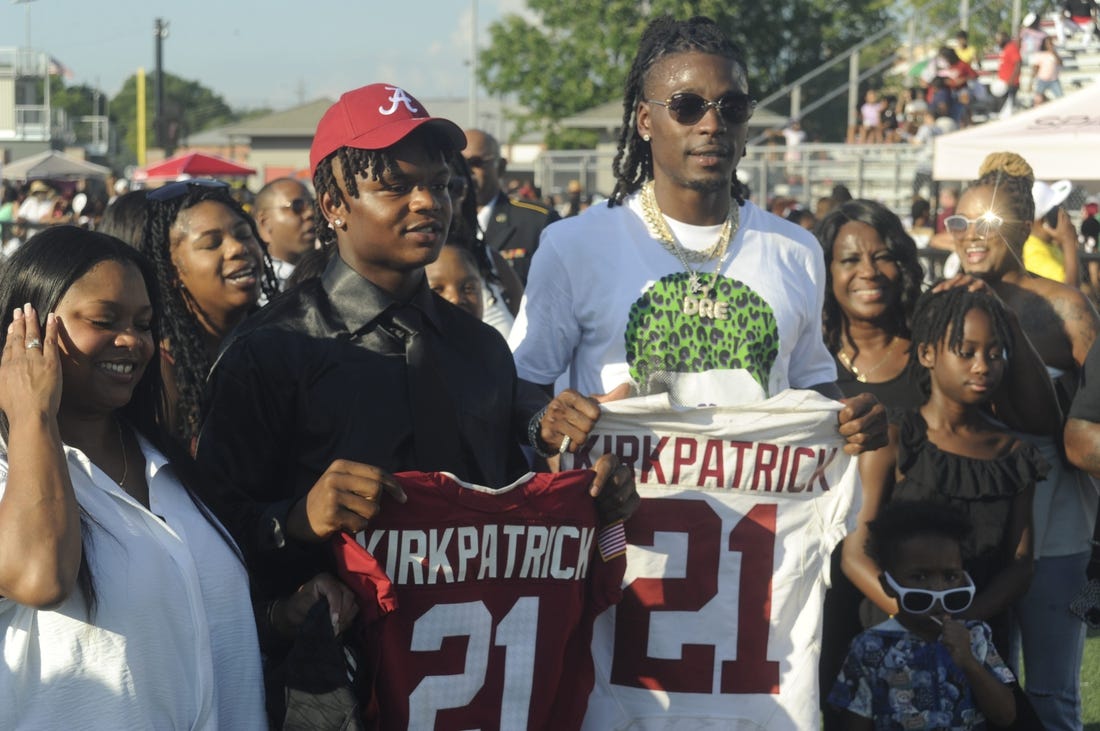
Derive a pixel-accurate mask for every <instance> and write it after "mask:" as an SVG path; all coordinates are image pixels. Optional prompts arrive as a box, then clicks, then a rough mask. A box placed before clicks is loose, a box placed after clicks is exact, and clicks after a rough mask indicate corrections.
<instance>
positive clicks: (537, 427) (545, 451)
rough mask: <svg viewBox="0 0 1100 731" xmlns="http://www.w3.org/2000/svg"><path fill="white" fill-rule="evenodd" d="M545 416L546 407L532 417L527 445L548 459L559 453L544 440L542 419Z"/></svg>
mask: <svg viewBox="0 0 1100 731" xmlns="http://www.w3.org/2000/svg"><path fill="white" fill-rule="evenodd" d="M544 416H546V407H545V406H544V407H542V408H541V409H540V410H539V411H538V413H536V414H535V415H534V416H532V417H531V421H529V422H527V443H528V444H530V445H531V447H532V449H534V450H535V454H537V455H538V456H540V457H542V458H543V459H547V458H549V457H553V456H554V455H556V454H557V453H558V452H557V450H556V449H554V448H553V447H551V446H550V445H549V444H547V443H546V442H544V441H543V440H542V417H544Z"/></svg>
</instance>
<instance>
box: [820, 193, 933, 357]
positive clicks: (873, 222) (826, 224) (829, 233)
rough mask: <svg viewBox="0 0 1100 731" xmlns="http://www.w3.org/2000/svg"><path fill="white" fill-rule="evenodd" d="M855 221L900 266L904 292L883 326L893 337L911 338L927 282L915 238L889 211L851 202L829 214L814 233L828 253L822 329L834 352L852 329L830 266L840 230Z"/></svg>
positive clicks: (869, 203) (854, 201) (872, 202)
mask: <svg viewBox="0 0 1100 731" xmlns="http://www.w3.org/2000/svg"><path fill="white" fill-rule="evenodd" d="M853 222H854V223H864V224H867V225H868V226H870V227H871V228H873V229H874V230H875V233H877V234H878V235H879V238H881V239H882V243H884V244H885V245H886V249H887V250H888V251H889V252H890V255H891V256H892V257H893V258H894V262H895V263H896V264H897V267H898V273H899V277H900V278H899V281H898V285H899V287H900V289H901V293H900V295H899V298H898V301H897V302H896V304H895V306H894V307H892V308H890V311H889V312H888V313H887V317H888V318H889V321H888V322H886V323H883V325H884V327H886V328H888V330H889V332H891V333H892V334H894V335H896V336H898V337H903V338H908V337H909V328H910V318H911V317H912V314H913V307H914V306H915V305H916V303H917V298H918V297H920V292H921V281H922V280H923V279H924V270H923V269H922V268H921V263H920V258H919V257H918V256H917V245H916V244H915V243H914V242H913V238H912V237H911V236H910V235H909V234H908V233H906V232H905V226H904V225H902V223H901V219H899V218H898V217H897V215H895V214H894V212H893V211H891V210H890V209H889V208H887V207H886V206H884V205H882V204H881V203H877V202H875V201H869V200H852V201H848V202H847V203H842V204H840V205H839V206H838V207H836V208H834V209H833V210H831V211H829V213H828V214H826V216H825V217H824V218H822V219H821V221H820V223H818V224H817V228H816V229H815V230H814V234H815V235H816V236H817V240H818V241H819V242H820V243H821V248H822V249H823V250H824V251H825V307H824V310H823V327H824V334H825V345H826V346H827V347H828V348H829V351H830V352H832V353H836V352H839V351H840V349H841V339H842V336H843V335H847V333H848V328H849V322H848V317H847V316H846V315H845V314H844V311H843V310H842V309H841V308H840V303H839V302H837V299H836V294H835V293H834V292H833V269H832V266H831V264H832V261H833V248H834V247H835V246H836V243H837V238H838V237H839V235H840V229H841V228H843V227H844V225H845V224H847V223H853ZM852 345H853V347H855V348H856V354H857V355H858V354H859V348H858V346H855V344H854V343H853V344H852Z"/></svg>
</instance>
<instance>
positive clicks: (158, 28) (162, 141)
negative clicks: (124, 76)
mask: <svg viewBox="0 0 1100 731" xmlns="http://www.w3.org/2000/svg"><path fill="white" fill-rule="evenodd" d="M167 37H168V23H166V22H164V20H162V19H161V18H157V19H156V20H155V21H153V40H154V44H155V47H156V64H155V65H156V68H155V69H154V71H153V74H154V76H155V78H156V85H157V97H156V109H155V110H154V117H153V119H154V122H153V125H154V133H155V134H156V139H157V147H160V148H162V149H163V150H164V154H165V155H166V156H167V155H169V154H171V151H170V150H168V149H167V148H168V135H167V120H165V118H164V39H165V38H167Z"/></svg>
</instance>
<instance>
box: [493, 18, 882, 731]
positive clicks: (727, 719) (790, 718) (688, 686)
mask: <svg viewBox="0 0 1100 731" xmlns="http://www.w3.org/2000/svg"><path fill="white" fill-rule="evenodd" d="M754 108H755V101H754V100H753V99H752V97H751V96H750V94H749V88H748V73H747V70H746V67H745V63H744V57H743V55H742V52H741V50H740V49H739V48H738V47H737V46H736V45H735V44H734V43H732V42H731V41H730V39H729V37H728V35H727V34H726V33H725V31H724V30H722V29H721V28H720V27H719V26H718V25H717V24H716V23H714V22H713V21H711V20H709V19H707V18H693V19H691V20H689V21H677V20H674V19H672V18H670V17H667V16H666V17H660V18H657V19H655V20H654V21H653V22H651V23H650V25H649V26H648V27H647V28H646V30H645V32H644V33H643V35H642V38H641V42H640V48H639V50H638V53H637V55H636V57H635V59H634V62H633V64H632V66H631V69H630V72H629V74H628V77H627V82H626V89H625V95H624V100H623V109H624V119H623V122H624V123H623V128H622V130H621V137H620V141H619V149H618V154H617V155H616V156H615V160H614V163H613V171H614V173H615V176H616V178H617V181H618V182H617V184H616V186H615V189H614V191H613V192H612V195H611V199H610V200H609V202H608V203H607V204H600V205H597V206H593V207H591V208H589V209H588V210H587V211H585V213H584V214H583V215H580V216H576V217H572V218H567V219H565V220H563V221H561V222H559V223H556V224H554V225H553V226H551V227H549V228H547V229H546V231H544V232H543V236H542V239H541V242H540V246H539V253H538V255H537V256H536V257H535V260H534V262H533V263H532V268H531V274H530V279H529V281H528V286H527V290H526V294H525V297H524V300H523V305H522V306H521V310H520V314H519V317H518V318H517V320H516V323H515V325H514V327H513V330H512V332H511V334H510V336H509V344H510V345H511V346H512V349H513V352H514V353H515V357H516V367H517V371H518V373H519V376H520V378H521V379H524V380H526V381H529V382H532V383H535V384H538V385H540V386H542V387H544V388H547V389H550V388H552V387H553V386H554V384H556V383H558V382H559V379H560V378H561V377H562V376H563V374H566V373H568V376H567V380H568V385H569V386H570V387H571V388H572V389H575V390H577V391H579V392H581V393H584V394H606V395H609V396H619V397H623V396H629V395H639V396H649V395H661V394H667V396H668V398H669V400H670V401H671V402H672V403H673V405H674V408H677V409H679V408H681V407H682V412H681V413H682V414H683V416H682V417H681V418H682V421H681V422H678V423H676V425H675V427H674V428H672V427H670V428H669V432H674V433H676V434H691V433H692V432H691V429H692V427H693V425H696V424H698V423H701V422H703V421H706V420H707V419H710V418H711V413H712V412H709V411H708V412H699V413H696V412H695V411H694V409H695V408H696V407H699V406H711V405H717V406H723V407H730V406H735V405H739V404H740V405H744V404H750V403H758V402H762V401H765V400H768V399H771V398H772V397H775V396H777V395H778V394H780V393H781V392H783V391H786V390H787V389H791V388H798V389H814V390H817V391H819V392H821V393H822V394H824V395H826V396H828V397H831V398H838V399H839V398H840V396H841V394H840V391H839V389H838V388H837V387H836V383H835V381H836V367H835V364H834V361H833V358H832V356H831V355H830V354H829V352H828V350H827V349H826V348H825V345H824V343H823V340H822V333H821V317H822V307H823V302H824V287H825V262H824V257H823V254H822V250H821V246H820V245H819V244H818V242H817V241H816V239H814V237H813V235H812V234H810V233H809V232H807V231H806V230H805V229H803V228H801V227H800V226H798V225H796V224H793V223H790V222H787V221H785V220H783V219H781V218H779V217H777V216H773V215H771V214H770V213H768V212H766V211H764V210H762V209H760V208H758V207H756V206H755V205H753V204H752V203H751V202H749V201H747V200H745V198H746V194H747V191H746V190H745V188H744V187H743V186H742V184H741V183H740V182H739V181H738V179H737V175H736V167H737V163H738V161H739V160H740V159H741V157H742V155H743V153H744V150H745V145H746V139H747V132H748V126H747V123H748V121H749V118H750V117H751V116H752V113H753V110H754ZM605 400H607V399H606V398H605ZM658 400H659V399H651V400H648V401H643V400H641V399H639V400H637V401H634V402H632V403H631V404H628V405H622V408H623V409H628V408H631V409H635V408H636V409H639V410H641V409H645V408H646V406H647V404H649V403H652V402H655V401H658ZM631 413H634V412H631ZM824 418H837V417H833V416H832V415H829V416H826V417H824ZM837 421H838V422H839V423H838V428H839V431H840V434H841V435H843V436H842V437H837V438H836V443H837V444H838V445H839V444H840V443H841V442H842V441H843V440H844V439H846V440H847V444H846V445H844V447H843V448H844V450H845V451H846V452H847V453H849V454H855V453H858V452H860V451H864V450H867V449H875V448H877V447H879V446H882V445H883V444H884V443H885V436H886V423H885V412H884V410H883V408H882V406H881V405H880V404H878V403H877V401H876V400H875V399H874V398H873V397H871V396H870V395H869V394H864V395H862V396H859V397H857V398H854V399H849V400H847V401H846V404H845V407H844V408H843V409H842V410H840V411H839V418H838V419H837ZM646 426H648V425H646ZM600 428H601V427H600V425H599V424H597V426H596V429H597V431H598V430H599V429H600ZM779 428H782V427H779ZM639 432H641V430H639ZM604 436H605V437H606V436H607V435H606V434H605V435H604ZM712 436H714V437H715V438H714V439H713V444H712V445H711V446H707V444H699V442H698V441H696V442H695V443H694V444H693V443H691V442H690V440H688V439H686V438H685V439H681V438H679V437H669V438H665V437H664V436H660V437H659V438H656V437H654V436H653V434H652V430H651V433H650V436H643V435H640V434H630V435H629V439H630V440H633V441H632V442H630V444H632V445H633V446H632V447H631V446H627V444H628V443H627V441H626V440H624V441H622V442H619V444H620V449H622V450H623V451H622V452H621V455H622V456H623V457H624V460H625V459H626V455H627V454H629V456H630V457H631V458H632V459H633V462H634V463H635V469H636V472H637V473H638V478H639V480H638V481H639V483H641V484H640V488H641V487H643V486H644V487H645V488H646V489H645V490H644V491H643V490H642V489H640V490H639V492H640V494H642V496H643V505H642V508H640V509H639V511H640V512H641V511H643V510H646V509H647V507H648V511H647V512H648V516H647V517H646V518H644V519H643V521H644V520H649V521H650V522H649V523H647V524H646V527H645V529H638V530H637V532H632V526H634V525H638V523H637V522H635V523H632V524H628V526H627V532H628V539H629V541H630V542H631V543H632V544H634V545H636V546H637V547H638V549H639V554H638V555H637V558H638V559H641V561H640V563H642V564H643V565H644V559H645V557H646V556H651V555H653V554H654V553H656V554H660V555H662V556H667V557H668V559H667V563H666V564H665V567H666V568H664V569H662V568H660V567H658V566H655V565H647V566H645V568H643V569H640V570H639V573H637V574H636V575H637V576H638V577H639V578H638V580H637V581H635V582H633V583H632V584H630V585H629V586H627V587H626V589H625V590H624V591H625V596H626V597H627V598H626V599H624V603H623V604H622V605H620V608H619V609H618V610H616V619H615V626H614V627H613V628H612V629H610V630H608V633H609V634H612V635H614V638H613V640H612V639H610V638H608V637H606V636H604V637H601V636H597V638H596V641H595V642H594V645H593V646H594V647H601V648H608V647H609V648H611V649H610V650H609V651H608V653H607V655H605V656H602V657H600V658H599V659H598V661H597V662H598V664H600V665H601V666H602V667H610V668H611V669H610V672H609V673H607V674H606V675H602V676H601V677H600V681H601V682H600V683H599V684H598V685H597V691H596V692H595V693H594V694H593V697H592V699H591V701H590V703H589V716H588V721H587V725H588V726H590V727H592V728H625V727H627V725H628V722H627V720H626V719H627V718H628V717H629V718H631V719H642V718H647V719H648V718H649V717H651V716H657V715H660V716H662V717H664V718H667V719H670V722H669V724H668V727H672V726H673V725H675V724H676V723H677V722H678V723H679V724H680V726H682V727H684V728H689V727H691V728H694V727H696V726H699V725H710V726H715V727H717V726H721V727H723V728H725V727H730V728H732V727H739V728H740V727H746V728H747V727H750V726H751V727H753V728H758V727H759V728H763V727H768V728H793V727H799V728H802V727H805V728H809V727H810V724H811V723H813V721H812V720H810V719H812V718H815V717H816V712H815V709H816V705H815V692H816V684H815V683H814V677H813V671H812V669H810V668H813V667H816V665H817V657H816V650H814V649H806V648H808V647H809V646H810V645H814V646H816V643H815V642H814V641H813V640H812V639H807V641H806V642H804V643H801V644H800V645H799V647H798V649H797V650H796V652H798V653H802V652H803V650H805V652H804V653H803V654H799V655H797V656H794V657H788V658H786V659H784V660H783V661H782V663H780V662H779V660H780V656H781V655H782V654H783V653H782V651H780V650H776V649H775V644H776V642H773V640H775V641H779V640H778V638H779V637H783V638H784V640H786V639H789V638H790V637H792V636H794V635H796V634H798V633H801V632H802V630H803V628H805V634H803V635H801V636H804V637H808V638H812V636H813V634H814V633H815V632H818V631H819V630H818V629H817V627H818V625H817V621H816V620H817V615H816V614H815V612H819V611H820V606H817V607H815V606H813V604H814V603H813V602H812V601H809V602H807V601H805V598H808V597H811V596H814V592H816V591H819V590H820V589H821V577H820V574H819V572H817V571H815V570H814V568H813V566H812V565H811V564H807V563H805V562H804V561H803V558H804V557H805V556H808V555H810V553H815V552H818V551H822V552H823V553H821V554H820V555H828V553H829V551H831V548H832V546H830V545H829V540H832V541H833V543H835V539H829V538H828V537H827V536H825V535H824V533H825V532H826V531H823V530H822V526H821V525H806V526H805V530H804V531H802V533H803V534H804V535H803V537H801V538H800V541H805V542H804V543H802V544H801V545H802V550H803V551H804V554H803V557H800V558H799V559H798V561H797V563H798V564H799V567H800V570H799V571H798V572H797V573H794V572H792V573H785V572H786V571H787V570H786V569H784V568H783V567H784V566H785V565H793V564H791V563H790V562H788V561H787V560H786V559H785V558H784V557H781V556H780V552H779V549H776V552H775V553H774V559H775V560H774V563H773V561H772V556H773V554H771V553H768V554H767V557H766V559H765V561H764V563H765V564H766V566H767V568H766V569H763V570H760V571H756V570H754V571H752V573H753V574H755V575H757V576H759V577H760V578H761V580H762V582H763V581H766V582H768V586H786V587H790V586H798V587H799V589H798V592H799V595H800V596H801V597H803V600H802V601H801V602H800V603H799V606H798V607H797V611H791V609H792V605H791V603H790V602H782V601H778V600H777V601H775V602H774V603H773V602H772V600H771V598H770V595H768V598H765V597H764V594H763V593H760V594H754V593H753V591H752V588H751V587H748V588H744V591H741V589H742V588H743V587H741V586H739V585H738V583H737V582H739V581H740V580H741V578H742V577H743V576H745V575H746V574H745V573H744V572H743V571H742V568H741V567H742V566H747V565H748V563H747V562H748V561H749V559H748V558H734V555H735V554H737V553H738V552H739V551H741V549H740V548H731V547H730V546H731V544H734V543H737V541H738V539H736V538H734V537H733V534H732V532H731V530H734V526H735V525H736V526H738V528H737V529H747V528H748V527H749V526H750V525H752V523H753V522H754V520H753V519H752V518H749V517H748V516H749V515H751V514H752V513H753V510H752V509H753V508H754V507H755V506H753V505H752V504H751V503H752V498H753V496H752V495H745V494H744V493H740V491H738V490H735V489H728V490H725V489H724V490H697V489H694V488H695V487H696V485H698V486H700V487H701V486H704V483H705V480H704V479H703V477H702V476H700V478H699V481H698V483H696V482H695V481H694V480H691V481H690V482H689V481H687V480H684V479H683V478H682V474H683V473H682V472H681V471H680V469H679V467H670V469H669V470H667V471H665V472H664V475H663V476H656V474H655V471H654V467H653V466H654V464H658V463H659V460H660V458H659V457H655V456H654V455H655V454H656V453H657V452H660V451H661V449H662V448H663V447H662V446H661V443H662V442H664V443H667V445H675V447H672V446H669V449H670V451H675V450H680V448H681V446H683V447H684V450H683V451H677V453H676V459H680V458H681V457H683V458H684V459H690V457H689V456H688V454H687V453H688V452H689V451H692V450H695V451H696V452H697V453H698V454H703V453H704V452H708V451H710V452H711V454H712V457H715V459H717V461H723V458H722V457H721V456H720V455H718V453H719V452H720V451H721V445H723V444H730V443H731V438H724V437H725V436H726V434H725V433H722V434H717V433H715V434H713V435H712ZM718 437H723V438H722V439H719V438H718ZM605 441H606V439H601V440H600V442H601V443H603V442H605ZM742 443H745V442H742ZM712 446H713V449H712ZM590 449H595V447H594V446H593V445H592V444H584V445H574V446H572V447H570V449H569V450H568V451H570V452H573V453H577V452H581V459H582V463H583V456H584V455H585V454H588V453H589V452H588V450H590ZM626 450H629V452H628V451H626ZM716 455H717V456H716ZM682 461H684V460H681V462H682ZM676 464H680V462H676ZM714 464H716V462H714V461H713V460H712V461H711V462H708V463H707V465H708V467H711V466H713V465H714ZM725 464H726V465H729V464H730V460H726V461H725ZM673 470H675V472H674V471H673ZM677 475H681V477H677ZM712 482H713V481H712ZM646 483H648V484H646ZM706 484H707V485H709V484H711V483H706ZM719 484H721V483H720V482H719ZM722 487H726V485H724V484H723V485H722ZM840 492H842V491H841V490H838V491H836V493H830V494H837V493H840ZM719 503H720V507H715V506H716V505H718V504H719ZM658 506H659V507H658ZM773 507H774V505H769V506H767V507H766V508H763V510H767V511H770V510H772V508H773ZM719 510H722V511H726V512H723V513H719ZM780 510H782V508H781V509H780ZM796 510H797V508H796ZM708 511H712V512H708ZM712 514H713V515H715V516H717V515H723V516H727V517H726V518H723V519H720V520H718V522H719V523H720V524H721V525H720V526H718V527H715V528H714V530H713V532H710V530H709V529H708V527H707V525H706V524H707V520H706V517H708V516H711V515H712ZM779 514H780V518H778V520H779V521H780V522H782V521H783V520H784V516H785V513H784V512H780V513H779ZM734 515H737V516H740V519H739V520H737V519H734V517H732V516H734ZM830 515H834V517H835V516H836V515H837V514H832V513H831V514H830ZM839 516H840V517H839V522H840V523H843V520H844V517H843V516H844V511H840V512H839ZM794 522H795V521H794V520H791V522H790V523H788V524H787V525H790V524H792V523H794ZM799 525H803V524H802V523H799ZM835 527H836V529H837V532H838V533H842V532H843V530H844V529H843V526H842V525H837V526H835ZM771 530H772V531H774V526H772V529H771ZM719 535H721V536H723V537H722V538H721V539H719V538H718V536H719ZM767 535H768V530H767V529H766V530H765V531H763V532H762V533H759V534H754V537H753V539H751V540H749V539H746V541H745V545H744V550H745V553H742V554H741V555H742V556H746V555H748V554H749V553H751V552H752V550H756V549H761V550H765V551H767V550H770V549H768V548H767V545H768V539H767ZM837 538H839V536H837ZM810 545H812V546H814V548H813V549H812V550H811V549H810V548H808V546H810ZM634 560H635V558H634V557H633V556H632V557H631V559H630V561H632V562H633V561H634ZM740 561H744V562H746V563H736V562H740ZM735 564H736V565H735ZM773 565H774V566H775V567H778V568H777V569H776V571H775V573H774V575H773V573H772V572H771V569H772V567H773ZM629 566H630V567H631V569H630V570H634V564H633V563H631V564H629ZM761 574H762V575H761ZM727 587H738V588H736V589H729V590H728V592H727ZM623 607H626V609H624V608H623ZM716 607H721V610H722V611H720V612H717V613H716V614H717V616H715V615H712V614H708V611H709V610H710V609H713V608H716ZM674 608H675V610H676V611H672V610H673V609H674ZM632 609H636V611H635V612H634V613H633V614H631V611H632ZM793 614H797V615H799V619H798V620H797V621H796V620H793V619H777V618H780V617H791V615H793ZM760 617H763V618H764V619H765V621H764V628H763V630H762V631H761V630H760V629H752V630H745V631H744V632H742V634H741V635H738V632H739V631H740V630H742V629H744V628H745V627H747V626H748V622H749V620H750V618H760ZM620 618H622V623H621V624H620V623H619V620H620ZM740 620H744V621H740ZM772 622H774V625H772V624H769V623H772ZM606 626H607V625H606V623H605V624H602V625H600V627H606ZM769 627H774V629H771V630H769ZM749 635H752V636H754V637H756V638H757V639H758V640H759V642H760V645H759V653H758V654H757V656H756V657H752V658H751V659H746V658H747V656H748V655H749V647H748V641H747V640H746V641H745V642H744V643H743V644H739V645H738V646H737V648H733V647H730V646H728V645H727V646H723V643H724V642H727V641H728V642H730V643H732V642H733V640H732V639H730V638H733V637H747V636H749ZM737 642H741V639H738V640H737ZM781 664H784V667H785V668H786V667H795V668H802V671H801V672H799V673H792V672H791V671H790V670H789V669H784V670H782V671H781V670H780V665H781ZM781 672H782V676H781V675H780V673H781ZM703 718H706V719H707V720H706V722H703V721H702V720H701V719H703ZM779 719H783V720H779ZM796 719H797V720H796Z"/></svg>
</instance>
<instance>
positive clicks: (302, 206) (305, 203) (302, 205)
mask: <svg viewBox="0 0 1100 731" xmlns="http://www.w3.org/2000/svg"><path fill="white" fill-rule="evenodd" d="M280 208H289V209H290V210H291V211H293V212H294V215H295V216H300V215H302V214H303V213H305V212H306V211H308V210H311V209H312V208H313V199H311V198H295V199H294V200H292V201H290V202H289V203H284V204H283V205H282V206H280Z"/></svg>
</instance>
